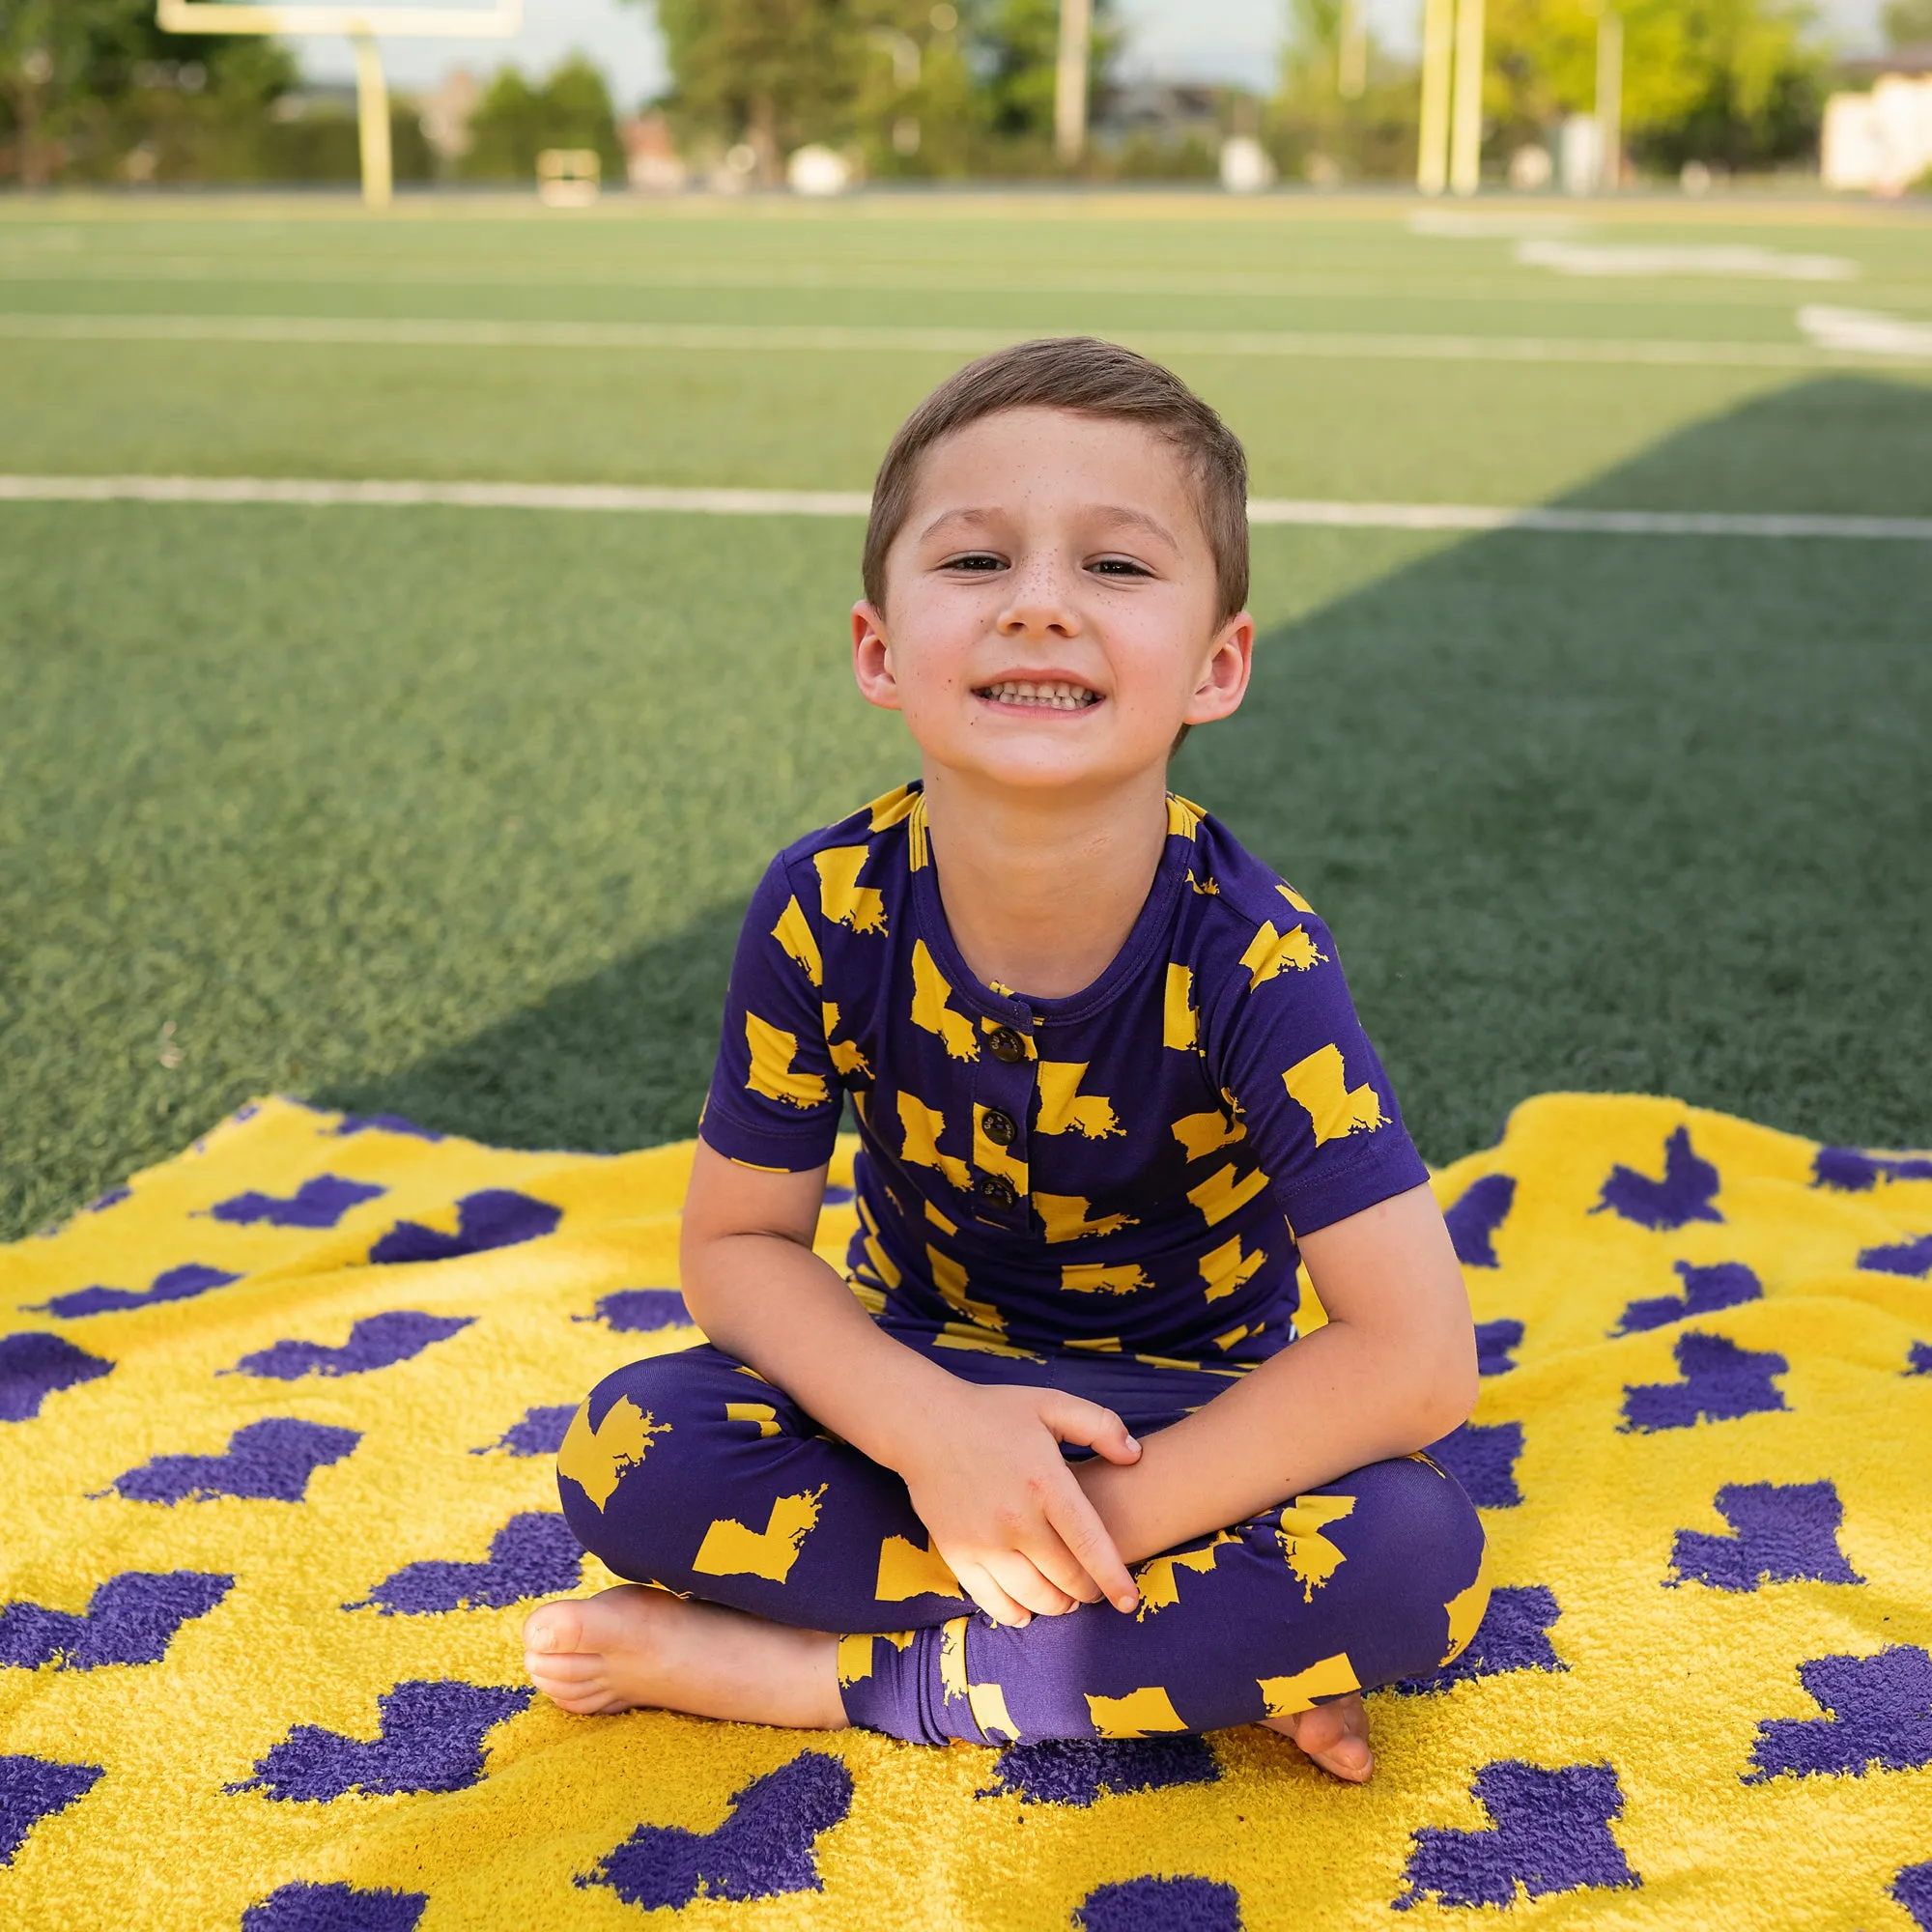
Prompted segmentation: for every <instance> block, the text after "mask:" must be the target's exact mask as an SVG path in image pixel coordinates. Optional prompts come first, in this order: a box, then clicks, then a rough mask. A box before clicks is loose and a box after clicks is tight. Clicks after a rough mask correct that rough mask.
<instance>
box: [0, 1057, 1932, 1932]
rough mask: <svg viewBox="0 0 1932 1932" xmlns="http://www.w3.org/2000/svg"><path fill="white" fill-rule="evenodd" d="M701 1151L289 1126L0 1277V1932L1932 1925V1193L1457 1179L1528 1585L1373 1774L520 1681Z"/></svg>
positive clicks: (1547, 1131) (133, 1191)
mask: <svg viewBox="0 0 1932 1932" xmlns="http://www.w3.org/2000/svg"><path fill="white" fill-rule="evenodd" d="M842 1158H843V1159H845V1160H848V1161H849V1158H850V1155H849V1150H848V1151H846V1153H845V1154H844V1155H843V1156H842ZM688 1159H689V1149H688V1148H687V1147H667V1148H659V1149H654V1150H652V1151H646V1152H642V1153H635V1154H627V1155H623V1156H620V1157H614V1158H612V1157H596V1156H588V1155H578V1154H562V1153H551V1154H547V1153H512V1152H502V1151H495V1150H492V1149H489V1148H485V1147H479V1146H476V1145H474V1144H472V1143H469V1142H465V1141H460V1140H456V1139H439V1138H435V1137H433V1136H429V1135H425V1134H423V1133H421V1132H419V1131H416V1130H412V1129H411V1128H410V1127H409V1125H408V1123H407V1122H394V1121H383V1120H377V1121H370V1122H363V1121H355V1120H353V1119H350V1120H345V1119H344V1118H343V1117H341V1116H338V1115H332V1114H322V1113H318V1112H315V1111H313V1110H311V1109H309V1108H306V1107H303V1106H300V1105H298V1104H295V1103H293V1102H289V1101H283V1100H272V1101H267V1102H264V1103H262V1104H261V1105H259V1106H255V1107H252V1108H248V1109H244V1110H243V1111H242V1113H241V1114H240V1115H238V1116H237V1117H236V1118H235V1119H233V1120H232V1121H229V1122H226V1123H224V1124H223V1125H222V1126H220V1127H219V1128H217V1129H216V1130H215V1131H214V1132H213V1133H212V1134H210V1135H209V1136H208V1137H207V1139H205V1140H204V1141H201V1142H199V1143H197V1144H196V1146H195V1147H194V1148H193V1149H192V1150H190V1151H188V1152H186V1153H185V1154H183V1155H182V1156H180V1157H179V1158H178V1159H176V1160H173V1161H170V1162H168V1163H167V1164H165V1165H164V1166H161V1167H157V1168H156V1169H153V1170H152V1171H150V1172H148V1173H146V1174H142V1175H140V1176H137V1177H136V1178H135V1179H134V1180H133V1181H132V1183H131V1184H130V1186H129V1187H128V1188H126V1189H120V1190H117V1191H116V1192H115V1194H113V1195H111V1196H109V1197H108V1198H107V1199H105V1200H104V1201H102V1202H101V1203H99V1204H98V1205H97V1207H96V1208H94V1209H92V1210H90V1211H88V1212H85V1213H82V1214H80V1215H78V1216H76V1217H75V1218H74V1220H73V1221H72V1222H71V1224H70V1225H68V1226H67V1227H65V1228H62V1229H60V1230H57V1231H54V1232H52V1233H50V1234H48V1235H46V1236H41V1237H39V1238H36V1239H31V1240H27V1241H23V1242H20V1243H19V1244H17V1245H15V1246H14V1247H12V1248H8V1249H5V1250H0V1524H4V1541H0V1924H4V1925H6V1926H9V1927H19V1928H22V1932H66V1929H67V1928H72V1929H73V1932H82V1928H89V1929H90V1932H91V1928H97V1927H102V1926H113V1927H115V1928H117V1932H119V1928H126V1932H135V1928H144V1927H155V1928H162V1927H165V1928H181V1929H182V1932H189V1928H192V1932H207V1928H232V1927H238V1926H239V1927H245V1928H247V1932H344V1928H355V1932H413V1929H414V1928H417V1927H420V1928H421V1932H457V1928H465V1927H470V1928H545V1929H546V1932H548V1928H559V1929H560V1932H561V1929H562V1928H576V1927H583V1928H592V1927H602V1928H611V1932H616V1928H622V1927H627V1926H636V1925H641V1924H644V1923H647V1922H648V1923H666V1922H670V1921H671V1920H672V1919H673V1918H675V1919H677V1921H678V1922H689V1923H690V1924H692V1925H694V1926H724V1925H730V1926H733V1927H739V1926H742V1927H744V1928H747V1932H762V1928H776V1927H781V1926H814V1927H833V1928H853V1932H858V1928H867V1932H870V1928H876V1927H886V1926H907V1927H921V1928H925V1927H930V1928H933V1929H934V1932H941V1928H946V1932H951V1928H971V1929H972V1932H978V1928H986V1929H987V1932H992V1928H1008V1927H1010V1928H1037V1927H1067V1926H1078V1927H1081V1928H1084V1932H1130V1928H1132V1932H1151V1928H1162V1927H1177V1928H1179V1927H1186V1928H1207V1929H1208V1932H1225V1928H1232V1927H1235V1926H1246V1927H1249V1928H1262V1927H1270V1926H1281V1927H1287V1926H1306V1925H1320V1926H1322V1927H1328V1928H1338V1927H1356V1926H1389V1927H1392V1928H1400V1927H1402V1926H1405V1925H1413V1924H1415V1923H1418V1922H1420V1923H1451V1924H1476V1923H1492V1922H1495V1920H1496V1918H1497V1915H1498V1914H1499V1913H1500V1914H1502V1915H1506V1917H1507V1918H1508V1919H1509V1920H1510V1921H1512V1922H1516V1923H1520V1924H1521V1925H1523V1926H1525V1927H1528V1926H1537V1927H1542V1926H1579V1927H1580V1926H1587V1927H1592V1928H1596V1927H1610V1926H1631V1927H1637V1926H1642V1927H1656V1926H1671V1927H1679V1926H1681V1927H1686V1928H1690V1927H1695V1928H1699V1932H1709V1928H1738V1932H1747V1928H1748V1929H1749V1932H1757V1928H1769V1927H1776V1928H1800V1927H1818V1928H1853V1927H1861V1928H1864V1929H1865V1932H1886V1928H1897V1929H1898V1932H1903V1928H1907V1927H1910V1926H1912V1925H1914V1924H1917V1925H1918V1926H1919V1927H1921V1928H1932V1562H1928V1557H1932V1509H1928V1482H1927V1473H1926V1472H1927V1469H1928V1466H1932V1284H1928V1275H1932V1160H1928V1159H1926V1158H1924V1157H1922V1156H1910V1155H1895V1154H1894V1155H1877V1154H1870V1153H1864V1152H1859V1151H1852V1150H1845V1149H1821V1148H1819V1147H1817V1146H1815V1145H1813V1144H1811V1143H1809V1142H1806V1141H1803V1140H1798V1139H1795V1138H1793V1137H1791V1136H1789V1135H1785V1134H1780V1133H1775V1132H1771V1131H1769V1130H1767V1129H1764V1128H1761V1127H1755V1126H1751V1125H1748V1124H1747V1123H1745V1122H1739V1121H1734V1120H1730V1119H1726V1118H1724V1117H1722V1116H1720V1115H1716V1114H1710V1113H1702V1112H1697V1111H1695V1110H1692V1109H1690V1108H1686V1107H1684V1106H1682V1105H1680V1104H1677V1103H1675V1102H1671V1101H1666V1100H1656V1099H1640V1098H1624V1097H1603V1096H1587V1095H1565V1094H1553V1095H1549V1096H1547V1097H1545V1098H1541V1099H1538V1100H1534V1101H1531V1102H1529V1103H1527V1104H1525V1105H1524V1106H1522V1107H1520V1108H1519V1109H1518V1111H1517V1112H1516V1114H1515V1115H1514V1116H1513V1118H1512V1119H1511V1121H1510V1122H1509V1125H1508V1128H1507V1130H1506V1132H1505V1133H1504V1135H1503V1137H1502V1139H1501V1141H1500V1142H1499V1143H1498V1144H1497V1145H1496V1146H1495V1147H1493V1148H1492V1149H1489V1150H1487V1151H1483V1152H1480V1153H1476V1154H1472V1155H1470V1156H1469V1157H1468V1158H1467V1159H1465V1160H1462V1161H1459V1162H1457V1163H1456V1164H1455V1165H1454V1166H1453V1167H1450V1168H1448V1169H1446V1170H1444V1171H1443V1172H1442V1173H1441V1174H1440V1175H1439V1176H1437V1177H1436V1185H1437V1188H1438V1191H1439V1194H1440V1197H1441V1199H1442V1201H1443V1203H1444V1205H1445V1207H1446V1208H1447V1209H1448V1211H1449V1218H1450V1223H1451V1227H1452V1231H1453V1232H1454V1234H1455V1236H1456V1240H1457V1246H1458V1250H1459V1252H1460V1253H1461V1255H1462V1258H1463V1264H1464V1266H1465V1269H1466V1273H1467V1279H1468V1284H1469V1293H1470V1298H1471V1301H1472V1303H1473V1305H1474V1310H1475V1315H1476V1319H1477V1321H1478V1323H1479V1333H1480V1338H1481V1343H1482V1350H1483V1365H1484V1368H1485V1371H1486V1375H1485V1379H1484V1382H1483V1397H1482V1403H1481V1406H1480V1408H1479V1409H1478V1411H1477V1415H1476V1418H1475V1421H1474V1423H1473V1424H1472V1425H1471V1427H1470V1428H1469V1429H1467V1430H1465V1431H1463V1432H1462V1433H1460V1434H1459V1435H1458V1436H1456V1437H1453V1438H1451V1440H1450V1441H1449V1443H1447V1444H1445V1445H1444V1446H1443V1448H1442V1449H1441V1451H1440V1452H1439V1453H1440V1455H1441V1456H1442V1458H1443V1460H1445V1461H1447V1462H1449V1463H1451V1464H1452V1465H1453V1466H1454V1467H1455V1468H1456V1469H1457V1471H1458V1473H1459V1474H1460V1475H1461V1476H1462V1478H1463V1482H1464V1483H1465V1485H1466V1486H1467V1487H1468V1488H1469V1490H1470V1492H1471V1493H1472V1494H1473V1495H1474V1497H1475V1499H1476V1501H1477V1502H1478V1503H1479V1504H1480V1505H1481V1506H1482V1508H1483V1512H1484V1518H1485V1521H1486V1523H1487V1526H1488V1529H1489V1533H1490V1538H1491V1548H1492V1569H1493V1577H1494V1581H1495V1584H1496V1589H1495V1595H1494V1598H1493V1600H1492V1605H1491V1608H1490V1611H1489V1613H1488V1616H1487V1617H1486V1619H1485V1621H1484V1624H1483V1627H1482V1629H1481V1631H1480V1632H1479V1633H1478V1634H1477V1636H1476V1639H1475V1641H1474V1642H1473V1643H1472V1644H1471V1646H1470V1648H1469V1650H1468V1652H1467V1653H1466V1654H1465V1655H1464V1656H1463V1658H1462V1659H1461V1660H1459V1662H1457V1663H1456V1664H1455V1665H1454V1666H1452V1668H1451V1669H1450V1671H1449V1672H1448V1673H1446V1675H1445V1678H1444V1679H1443V1680H1440V1681H1437V1682H1434V1683H1430V1684H1423V1685H1415V1686H1406V1687H1402V1688H1399V1689H1397V1690H1390V1691H1385V1692H1381V1693H1378V1694H1377V1695H1376V1696H1374V1697H1373V1698H1372V1699H1371V1700H1370V1702H1371V1707H1372V1711H1373V1716H1374V1721H1375V1725H1376V1735H1377V1742H1378V1748H1379V1751H1380V1770H1379V1772H1378V1776H1376V1778H1375V1780H1374V1782H1373V1783H1372V1784H1370V1785H1369V1786H1368V1787H1366V1788H1365V1789H1359V1790H1358V1789H1353V1788H1350V1787H1346V1786H1343V1785H1339V1784H1335V1783H1332V1782H1330V1781H1328V1780H1327V1779H1325V1778H1324V1777H1322V1776H1320V1775H1318V1774H1317V1773H1316V1772H1314V1771H1313V1770H1312V1769H1311V1768H1310V1767H1309V1766H1308V1765H1307V1764H1306V1763H1305V1762H1304V1761H1303V1760H1301V1759H1300V1757H1299V1756H1298V1754H1297V1753H1296V1752H1295V1751H1294V1750H1293V1747H1291V1746H1289V1745H1287V1744H1286V1743H1284V1742H1283V1741H1282V1740H1280V1739H1278V1738H1276V1737H1274V1736H1273V1735H1271V1734H1269V1733H1265V1732H1263V1731H1260V1730H1253V1729H1251V1730H1246V1731H1241V1732H1231V1733H1225V1734H1221V1735H1217V1736H1213V1737H1209V1738H1207V1739H1197V1738H1150V1739H1146V1740H1139V1741H1135V1740H1122V1741H1109V1742H1105V1743H1098V1744H1093V1745H1078V1746H1076V1745H1069V1744H1050V1743H1046V1744H1029V1743H1028V1742H1027V1741H1026V1740H1021V1741H1020V1742H1018V1743H1017V1744H1014V1745H1012V1746H1009V1747H1006V1748H1005V1749H1002V1750H991V1749H986V1750H981V1749H977V1748H971V1747H963V1746H962V1747H955V1748H952V1749H950V1750H940V1749H929V1748H923V1747H916V1746H906V1745H901V1744H896V1743H893V1742H890V1741H887V1740H884V1739H881V1738H878V1737H876V1736H871V1735H867V1734H863V1733H845V1734H842V1735H838V1736H808V1735H802V1734H798V1733H787V1732H783V1731H774V1730H763V1729H757V1728H753V1727H747V1726H733V1725H725V1724H716V1723H708V1722H702V1721H698V1720H695V1719H687V1718H682V1717H674V1716H668V1715H664V1714H660V1713H654V1712H651V1713H634V1714H632V1715H630V1716H627V1717H623V1718H600V1719H583V1718H571V1717H567V1716H565V1715H563V1714H562V1713H561V1712H559V1711H557V1710H555V1709H554V1708H552V1707H549V1706H547V1705H546V1704H544V1703H543V1702H542V1701H540V1700H536V1699H533V1698H532V1697H531V1696H530V1695H529V1693H528V1691H527V1689H526V1686H525V1685H524V1684H523V1682H522V1681H521V1672H520V1668H519V1661H520V1654H519V1646H518V1641H517V1632H518V1627H519V1624H520V1622H521V1619H522V1617H523V1615H524V1613H525V1609H526V1606H527V1603H528V1601H529V1600H530V1599H531V1598H532V1597H534V1596H539V1595H547V1594H551V1593H554V1592H558V1591H563V1590H570V1589H576V1588H582V1589H584V1590H590V1589H595V1588H598V1587H601V1586H602V1585H604V1584H606V1583H608V1582H609V1581H610V1580H611V1579H610V1578H609V1577H607V1576H604V1575H601V1574H598V1572H597V1566H596V1565H595V1564H594V1563H580V1559H579V1556H578V1553H577V1551H576V1549H575V1547H574V1546H573V1545H572V1543H571V1541H570V1539H569V1537H568V1536H567V1535H566V1534H564V1533H562V1530H561V1524H560V1520H559V1518H558V1517H557V1515H556V1513H555V1512H556V1495H555V1491H554V1476H553V1470H552V1457H553V1455H554V1451H555V1448H556V1446H557V1443H558V1441H559V1440H560V1438H561V1435H562V1431H563V1428H564V1426H565V1425H566V1423H567V1422H568V1419H569V1416H570V1413H571V1411H572V1409H573V1407H574V1406H575V1405H576V1403H577V1402H578V1400H579V1399H580V1398H581V1396H582V1394H583V1392H584V1391H585V1390H586V1389H587V1388H588V1387H589V1386H590V1385H591V1384H592V1383H593V1382H595V1381H596V1380H597V1379H598V1378H600V1377H602V1376H603V1375H604V1374H605V1373H606V1372H607V1371H609V1370H610V1369H611V1368H613V1367H615V1366H616V1365H618V1364H619V1363H621V1362H623V1361H625V1360H627V1359H631V1358H633V1357H635V1356H637V1355H639V1354H641V1353H646V1352H650V1351H654V1350H666V1349H675V1348H679V1347H682V1346H685V1345H686V1344H688V1343H689V1342H691V1341H692V1340H693V1339H694V1335H695V1331H694V1330H692V1329H691V1328H690V1327H689V1326H688V1325H687V1324H686V1323H685V1321H684V1317H683V1307H682V1303H681V1302H680V1301H679V1299H678V1297H677V1296H676V1294H675V1293H674V1284H675V1282H676V1278H677V1277H676V1236H677V1209H678V1202H679V1198H680V1195H681V1191H682V1188H683V1184H684V1178H685V1171H686V1165H687V1162H688ZM835 1178H848V1177H840V1176H838V1175H837V1173H835ZM840 1192H842V1190H835V1194H838V1193H840ZM850 1223H851V1209H850V1208H849V1207H848V1206H846V1205H844V1204H843V1202H842V1201H841V1202H839V1203H838V1205H835V1206H833V1207H831V1208H829V1209H828V1211H827V1213H826V1215H825V1218H824V1223H823V1226H822V1230H821V1236H820V1246H821V1251H822V1252H824V1253H825V1254H827V1255H828V1256H835V1257H836V1256H838V1254H839V1253H840V1252H841V1251H842V1248H843V1245H844V1241H845V1237H846V1236H847V1234H848V1233H849V1232H850ZM1392 1915H1409V1916H1407V1917H1402V1916H1392Z"/></svg>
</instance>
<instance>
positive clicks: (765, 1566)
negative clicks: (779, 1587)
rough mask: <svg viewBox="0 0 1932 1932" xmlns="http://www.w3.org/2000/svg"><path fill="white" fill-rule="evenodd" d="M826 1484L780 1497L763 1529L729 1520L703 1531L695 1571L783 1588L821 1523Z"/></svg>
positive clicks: (722, 1520)
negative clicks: (762, 1580) (764, 1581)
mask: <svg viewBox="0 0 1932 1932" xmlns="http://www.w3.org/2000/svg"><path fill="white" fill-rule="evenodd" d="M825 1491H826V1485H825V1484H823V1483H820V1484H819V1486H818V1487H817V1489H815V1490H810V1491H808V1492H805V1493H804V1494H802V1495H796V1496H780V1497H779V1498H778V1500H777V1501H776V1502H774V1503H773V1504H772V1513H771V1516H770V1518H769V1520H767V1521H766V1523H765V1526H764V1528H763V1529H747V1528H746V1527H745V1525H744V1524H743V1523H742V1522H737V1521H734V1520H732V1519H731V1518H729V1517H725V1518H721V1519H720V1520H718V1521H716V1522H714V1523H713V1524H712V1525H711V1527H710V1528H709V1529H707V1530H706V1531H705V1532H704V1541H703V1542H702V1543H700V1544H699V1545H698V1546H697V1554H696V1557H694V1558H693V1559H692V1565H691V1567H692V1568H693V1569H694V1570H695V1571H696V1572H697V1574H698V1575H699V1576H700V1577H765V1578H766V1579H767V1580H768V1581H770V1582H773V1583H782V1582H783V1581H784V1579H785V1578H786V1577H789V1576H790V1575H791V1566H792V1565H793V1564H794V1563H796V1562H797V1561H798V1552H799V1550H800V1548H802V1547H803V1545H804V1543H805V1539H806V1538H807V1537H808V1536H809V1535H810V1533H811V1531H812V1529H813V1527H814V1526H815V1525H816V1523H817V1521H818V1502H819V1498H820V1497H821V1496H823V1495H824V1493H825Z"/></svg>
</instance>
